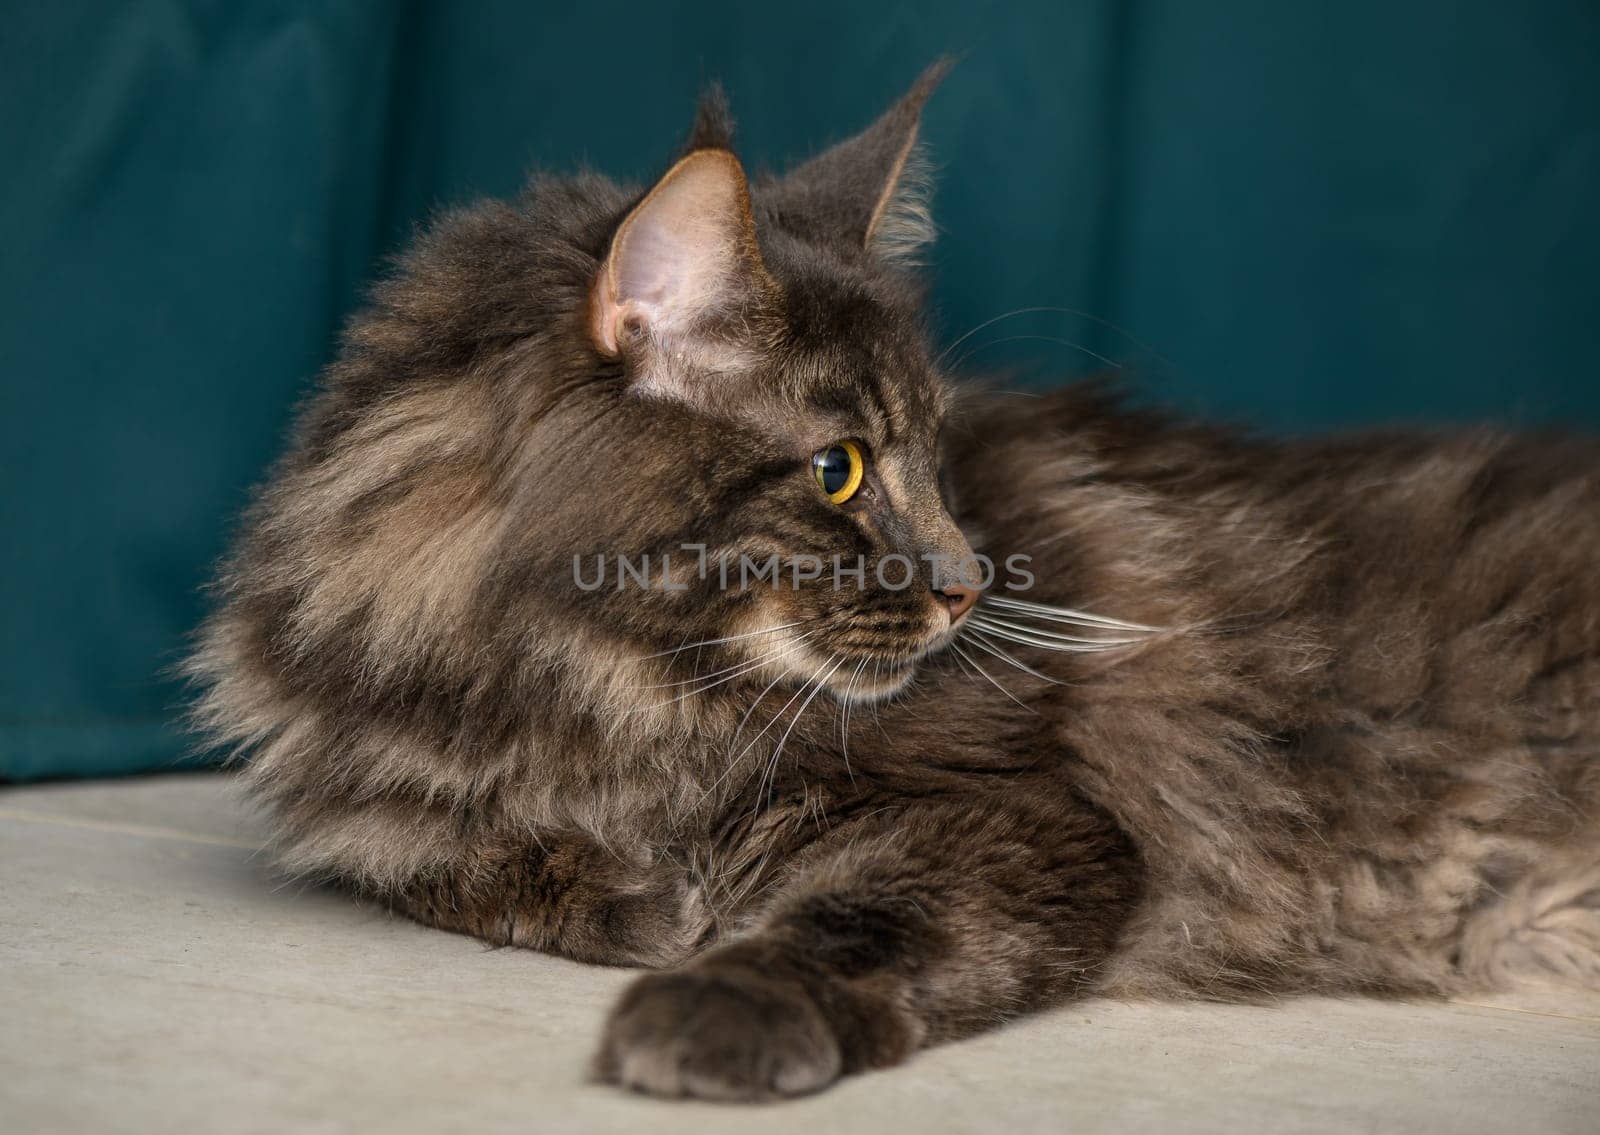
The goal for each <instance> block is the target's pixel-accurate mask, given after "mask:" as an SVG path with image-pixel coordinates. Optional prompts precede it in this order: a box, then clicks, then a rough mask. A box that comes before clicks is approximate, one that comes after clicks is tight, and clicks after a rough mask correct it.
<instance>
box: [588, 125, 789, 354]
mask: <svg viewBox="0 0 1600 1135" xmlns="http://www.w3.org/2000/svg"><path fill="white" fill-rule="evenodd" d="M771 287H772V285H771V281H770V278H769V277H768V276H767V273H766V269H765V268H764V267H763V266H762V263H761V249H760V247H759V245H758V244H757V242H756V227H755V218H754V217H753V215H752V214H751V211H750V189H749V185H748V183H747V182H746V180H745V175H744V169H743V168H742V167H741V166H740V165H739V159H737V158H735V157H734V156H733V155H732V154H731V153H729V152H728V151H727V150H719V149H711V150H695V151H694V152H692V153H690V154H689V155H688V156H686V157H684V158H683V159H682V160H680V161H679V162H678V164H677V165H675V166H673V167H672V168H671V169H670V170H668V171H667V174H666V176H665V177H663V178H662V179H661V180H660V181H659V182H657V183H656V186H655V188H653V189H652V190H650V192H649V193H648V194H646V195H645V198H644V200H643V201H641V202H639V204H638V205H637V206H635V207H634V209H633V211H632V212H631V213H629V214H628V215H627V217H625V218H624V219H623V221H622V224H621V225H620V226H619V227H618V228H617V231H616V234H615V235H614V236H613V237H612V239H611V251H610V253H609V254H608V255H607V256H606V260H605V263H604V264H603V265H602V266H601V268H600V273H599V275H598V277H597V278H596V279H595V282H594V291H593V295H592V298H591V302H590V309H589V319H590V334H591V336H592V338H593V340H594V343H595V346H596V347H598V348H599V349H600V351H601V352H602V353H604V354H606V355H609V356H612V357H618V356H622V355H625V354H628V353H629V352H630V351H632V350H634V349H636V348H638V349H645V348H651V347H654V348H657V349H664V350H665V351H666V352H667V353H669V354H672V355H678V356H692V355H696V354H701V353H703V352H704V351H706V350H710V349H714V347H715V345H716V343H717V341H718V340H726V339H727V337H728V336H727V331H728V329H729V328H731V327H737V326H740V325H741V324H744V323H747V322H748V321H749V320H750V317H751V316H753V315H754V314H755V313H756V311H757V310H758V309H759V308H760V307H761V306H762V305H763V304H764V302H765V300H766V298H767V297H768V296H769V295H770V293H771Z"/></svg>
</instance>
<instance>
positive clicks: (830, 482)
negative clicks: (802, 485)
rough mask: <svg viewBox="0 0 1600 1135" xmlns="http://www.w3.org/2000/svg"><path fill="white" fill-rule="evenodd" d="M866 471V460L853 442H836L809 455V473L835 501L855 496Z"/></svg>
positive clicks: (836, 502)
mask: <svg viewBox="0 0 1600 1135" xmlns="http://www.w3.org/2000/svg"><path fill="white" fill-rule="evenodd" d="M866 472H867V459H866V457H865V456H864V455H863V454H862V452H861V446H860V445H859V444H858V443H856V442H853V441H836V442H834V443H833V444H832V445H825V446H823V447H822V448H821V449H819V450H817V451H816V452H815V453H813V454H812V455H811V475H812V476H813V477H815V478H816V479H817V484H818V485H820V486H822V491H823V492H825V493H827V494H828V499H829V500H831V501H832V502H833V503H834V504H843V503H844V502H845V501H847V500H849V499H850V498H851V497H853V496H855V495H856V493H857V491H859V490H860V488H861V479H862V478H863V477H864V476H866Z"/></svg>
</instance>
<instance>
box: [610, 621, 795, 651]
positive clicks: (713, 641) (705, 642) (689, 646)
mask: <svg viewBox="0 0 1600 1135" xmlns="http://www.w3.org/2000/svg"><path fill="white" fill-rule="evenodd" d="M820 617H821V616H819V615H812V616H811V618H808V619H796V620H795V621H794V622H792V623H779V624H778V625H777V626H775V627H763V628H761V629H760V630H756V631H745V632H744V633H743V634H731V635H724V636H723V637H722V638H707V639H702V640H701V641H699V642H686V643H684V644H683V645H682V646H679V647H675V648H673V649H672V650H659V651H657V652H656V653H654V654H645V655H642V656H640V657H639V658H636V659H634V661H635V662H644V661H646V660H647V659H651V658H665V657H667V656H668V655H672V654H682V653H683V652H684V651H685V650H694V649H695V648H696V647H700V646H717V645H718V644H720V643H724V642H734V641H735V640H737V639H741V638H754V637H755V636H756V635H764V634H772V633H774V632H775V631H786V630H788V629H789V628H790V627H798V626H800V625H801V624H802V623H809V622H811V620H812V619H816V618H820Z"/></svg>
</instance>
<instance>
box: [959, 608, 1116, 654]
mask: <svg viewBox="0 0 1600 1135" xmlns="http://www.w3.org/2000/svg"><path fill="white" fill-rule="evenodd" d="M971 618H972V621H973V622H974V623H976V624H977V625H979V626H983V627H988V628H989V629H991V630H994V631H1000V630H1008V631H1015V632H1017V633H1018V634H1025V635H1033V636H1035V637H1037V638H1042V639H1048V640H1050V641H1051V642H1058V643H1062V644H1063V645H1065V644H1068V643H1081V644H1082V645H1084V646H1097V647H1104V646H1131V645H1133V644H1134V643H1136V642H1144V641H1145V640H1146V638H1147V636H1145V635H1136V636H1133V637H1131V638H1130V637H1123V638H1087V637H1085V636H1083V635H1075V634H1064V633H1062V632H1061V631H1053V630H1050V629H1049V628H1048V627H1030V626H1028V625H1026V624H1025V623H1017V622H1013V621H1011V619H1002V618H1000V617H999V616H998V615H982V614H974V615H973V616H971ZM1084 629H1088V628H1084Z"/></svg>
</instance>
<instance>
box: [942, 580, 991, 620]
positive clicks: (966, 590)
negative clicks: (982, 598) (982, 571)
mask: <svg viewBox="0 0 1600 1135" xmlns="http://www.w3.org/2000/svg"><path fill="white" fill-rule="evenodd" d="M933 593H934V595H935V596H937V597H938V598H939V599H940V600H941V601H943V602H944V603H945V604H947V605H948V606H949V608H950V621H951V622H952V623H954V622H955V621H956V620H958V619H960V618H961V616H962V615H965V614H966V613H967V612H968V611H970V610H972V605H973V604H974V603H976V602H977V601H978V596H979V594H981V592H980V591H979V590H978V588H976V587H968V586H967V585H966V584H964V583H947V584H945V585H944V586H943V587H937V588H935V589H934V592H933Z"/></svg>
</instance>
